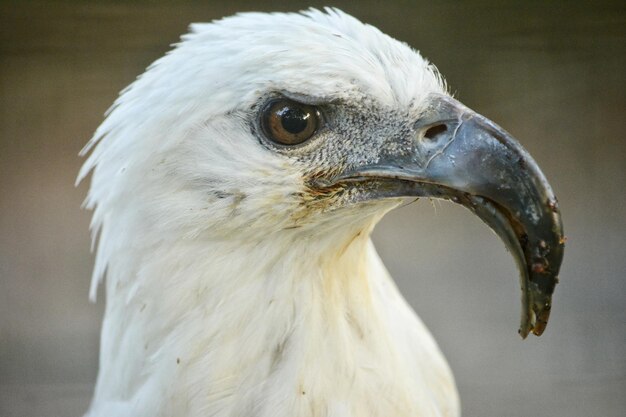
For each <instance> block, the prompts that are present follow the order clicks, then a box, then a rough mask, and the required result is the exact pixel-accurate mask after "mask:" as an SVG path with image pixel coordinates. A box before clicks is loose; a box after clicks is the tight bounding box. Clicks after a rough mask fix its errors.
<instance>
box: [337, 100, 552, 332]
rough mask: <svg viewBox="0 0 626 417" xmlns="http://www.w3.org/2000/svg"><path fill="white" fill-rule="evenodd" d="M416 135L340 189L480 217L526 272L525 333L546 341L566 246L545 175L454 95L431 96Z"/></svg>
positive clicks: (347, 177)
mask: <svg viewBox="0 0 626 417" xmlns="http://www.w3.org/2000/svg"><path fill="white" fill-rule="evenodd" d="M412 132H413V140H412V141H411V142H412V145H411V147H412V149H410V151H407V150H406V148H404V149H403V150H402V151H400V150H398V149H399V147H398V146H393V144H392V143H391V142H390V143H389V144H388V145H387V146H386V147H385V148H384V149H381V150H380V157H379V158H378V162H376V163H375V164H368V165H365V166H358V167H353V168H350V169H348V170H347V171H346V172H343V173H342V174H340V175H339V176H337V177H336V178H334V180H333V183H334V184H339V183H349V182H359V183H362V182H370V183H371V182H372V181H373V182H375V183H376V184H377V186H376V193H377V198H380V197H398V196H407V197H408V196H422V197H432V198H443V199H447V200H451V201H454V202H456V203H459V204H462V205H463V206H465V207H467V208H468V209H469V210H471V211H472V212H474V213H475V214H476V215H478V217H480V218H481V219H482V220H483V221H484V222H485V223H487V224H488V225H489V226H490V227H491V228H492V229H493V230H494V231H495V232H496V233H497V234H498V235H499V236H500V238H501V239H502V240H503V241H504V243H505V244H506V246H507V248H508V249H509V251H511V253H512V254H513V256H514V257H515V260H516V263H517V265H518V268H519V270H520V274H521V288H522V319H521V327H520V329H519V333H520V335H521V336H522V337H523V338H525V337H526V336H527V335H528V334H529V333H530V332H533V333H534V334H535V335H537V336H539V335H541V334H542V333H543V331H544V329H545V327H546V324H547V322H548V318H549V316H550V309H551V306H552V301H551V299H552V293H553V292H554V287H555V285H556V283H557V282H558V278H557V275H558V272H559V268H560V266H561V260H562V258H563V247H564V236H563V227H562V223H561V216H560V213H559V208H558V205H557V200H556V197H555V196H554V193H553V192H552V189H551V188H550V185H549V184H548V182H547V181H546V179H545V177H544V175H543V173H542V172H541V171H540V170H539V167H538V166H537V164H536V163H535V161H534V160H533V159H532V157H531V156H530V155H529V154H528V153H527V152H526V150H524V149H523V148H522V147H521V145H520V144H519V143H518V142H517V141H516V140H515V139H514V138H513V137H511V136H510V135H509V134H508V133H507V132H505V131H504V130H503V129H502V128H500V127H499V126H498V125H496V124H495V123H493V122H491V121H490V120H488V119H486V118H485V117H483V116H481V115H479V114H477V113H475V112H473V111H472V110H470V109H468V108H467V107H465V106H464V105H462V104H461V103H459V102H458V101H456V100H454V99H452V98H449V97H447V96H441V95H433V96H431V97H430V99H429V105H428V107H427V108H426V109H425V110H424V112H423V113H422V114H421V116H420V118H419V120H418V121H417V122H416V123H415V125H414V126H413V129H412Z"/></svg>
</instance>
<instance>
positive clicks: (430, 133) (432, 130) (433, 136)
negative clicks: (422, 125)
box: [424, 124, 448, 141]
mask: <svg viewBox="0 0 626 417" xmlns="http://www.w3.org/2000/svg"><path fill="white" fill-rule="evenodd" d="M446 130H448V126H446V125H444V124H440V125H435V126H431V127H429V128H428V130H427V131H426V132H425V133H424V137H425V138H426V139H428V140H431V141H436V140H437V139H438V138H439V136H440V135H441V134H442V133H445V132H446Z"/></svg>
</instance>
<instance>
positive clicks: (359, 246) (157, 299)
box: [77, 8, 564, 417]
mask: <svg viewBox="0 0 626 417" xmlns="http://www.w3.org/2000/svg"><path fill="white" fill-rule="evenodd" d="M81 155H83V156H85V157H86V159H85V162H84V164H83V166H82V168H81V170H80V172H79V175H78V179H77V182H80V181H83V180H85V178H86V177H89V176H90V187H89V191H88V194H87V197H86V199H85V203H84V205H85V207H86V208H88V209H90V210H92V211H93V214H92V221H91V224H90V228H91V231H92V236H93V243H92V245H93V247H94V249H93V250H94V251H95V263H94V268H93V276H92V283H91V288H90V297H91V299H95V298H96V295H97V290H98V287H99V286H100V285H102V286H103V287H104V290H105V291H106V307H105V312H104V318H103V322H102V331H101V341H100V356H99V371H98V377H97V381H96V386H95V390H94V395H93V398H92V401H91V405H90V407H89V409H88V411H87V413H86V417H112V416H115V417H130V416H132V417H142V416H146V417H147V416H150V417H156V416H179V417H180V416H188V417H197V416H214V417H226V416H229V417H241V416H255V417H256V416H258V417H269V416H272V417H281V416H291V417H331V416H332V417H337V416H341V417H344V416H345V417H348V416H350V417H357V416H358V417H375V416H376V417H378V416H419V417H426V416H428V417H430V416H440V417H454V416H458V415H460V405H459V396H458V392H457V388H456V385H455V381H454V377H453V375H452V372H451V370H450V367H449V365H448V364H447V362H446V359H445V358H444V356H443V354H442V353H441V350H440V348H439V347H438V345H437V343H436V341H435V340H434V338H433V336H432V335H431V333H430V332H429V330H428V329H427V328H426V326H425V325H424V324H423V322H422V321H421V320H420V319H419V318H418V316H417V315H416V313H415V312H414V311H413V309H412V308H411V307H410V306H409V304H408V303H407V302H406V301H405V299H404V298H403V296H402V295H401V293H400V291H399V290H398V288H397V287H396V285H395V284H394V281H393V279H392V278H391V277H390V275H389V273H388V272H387V271H386V269H385V266H384V264H383V263H382V261H381V259H380V257H379V256H378V255H377V252H376V249H375V247H374V245H373V243H372V241H371V239H370V234H371V232H372V230H373V228H374V226H375V225H376V223H377V222H378V221H379V220H380V219H381V218H382V217H383V216H384V215H385V214H386V213H387V212H389V211H390V210H392V209H394V208H395V207H397V206H399V205H400V204H402V202H403V201H406V198H407V197H411V198H421V197H423V198H432V199H435V198H439V199H446V200H450V201H452V202H455V203H458V204H461V205H463V206H464V207H466V208H468V209H469V210H471V211H472V212H473V213H475V214H476V215H477V216H479V217H480V218H481V219H482V220H483V221H484V222H485V223H487V225H488V226H490V227H491V228H492V229H493V230H494V231H495V232H496V233H497V234H498V235H499V236H500V237H501V238H502V240H503V241H504V243H505V244H506V246H507V247H508V249H509V250H510V252H511V253H512V255H513V257H514V258H515V259H516V261H517V265H518V266H519V270H520V284H521V289H522V324H521V327H520V334H521V335H522V337H526V335H528V334H530V333H534V334H536V335H540V334H541V333H542V332H543V330H544V328H545V325H546V323H547V319H548V316H549V312H550V309H551V295H552V293H553V291H554V288H555V285H556V282H557V274H558V270H559V267H560V264H561V259H562V255H563V242H564V237H563V232H562V222H561V217H560V209H559V207H558V203H557V200H556V197H555V195H554V193H553V191H552V189H551V187H550V185H549V184H548V182H547V180H546V179H545V176H544V175H543V173H542V172H541V170H540V169H539V168H538V166H537V164H536V162H535V161H534V160H533V159H532V157H531V156H530V155H529V154H528V153H527V152H526V150H524V148H523V147H522V146H521V145H520V144H519V142H517V141H516V140H515V139H514V138H513V137H512V136H511V135H510V134H509V133H507V132H506V131H504V130H503V129H502V128H501V127H499V126H498V125H496V124H495V123H494V122H492V121H490V120H489V119H487V118H485V117H484V116H481V115H480V114H478V113H476V112H474V111H473V110H471V109H469V108H468V107H466V106H464V105H463V104H461V102H459V101H458V100H456V99H455V98H454V97H452V95H451V94H450V93H449V91H448V87H447V85H446V83H445V81H444V79H443V76H442V75H441V74H440V73H439V72H438V70H437V69H436V67H435V66H434V65H433V64H431V63H430V62H429V61H428V60H427V59H425V58H424V57H422V55H421V54H420V53H419V52H418V51H416V50H415V49H413V48H412V47H410V46H409V45H407V44H406V43H403V42H400V41H397V40H395V39H393V38H391V37H389V36H388V35H386V34H384V33H382V32H381V31H380V30H378V29H377V28H375V27H373V26H371V25H368V24H365V23H362V22H361V21H359V20H358V19H356V18H354V17H352V16H350V15H349V14H347V13H344V12H342V11H341V10H339V9H335V8H326V9H322V10H318V9H308V10H304V11H300V12H288V13H282V12H281V13H278V12H276V13H261V12H246V13H239V14H236V15H234V16H230V17H225V18H222V19H220V20H216V21H212V22H210V23H197V24H192V25H191V26H190V30H189V33H188V34H185V35H183V36H182V37H181V41H180V42H179V43H178V44H176V45H174V47H173V49H172V50H171V51H170V52H169V53H167V54H166V55H165V56H163V57H161V58H160V59H158V60H156V61H155V62H154V63H153V64H151V65H150V66H149V67H148V68H147V70H146V71H145V72H144V73H143V74H142V75H140V76H139V77H138V78H137V79H136V80H135V81H134V82H133V83H132V84H130V85H129V86H128V87H127V88H125V89H124V90H123V91H122V92H121V93H120V95H119V97H118V98H117V100H116V101H115V102H114V104H113V105H112V107H111V108H110V109H109V110H108V111H107V113H106V115H105V119H104V121H103V122H102V124H101V125H100V126H99V127H98V128H97V130H96V131H95V133H94V135H93V137H92V138H91V140H90V141H89V142H88V143H87V145H86V146H85V148H84V149H83V150H82V151H81Z"/></svg>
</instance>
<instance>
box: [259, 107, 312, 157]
mask: <svg viewBox="0 0 626 417" xmlns="http://www.w3.org/2000/svg"><path fill="white" fill-rule="evenodd" d="M260 125H261V130H262V131H263V134H264V135H265V137H266V138H267V139H269V140H270V141H272V142H274V143H276V144H279V145H283V146H295V145H299V144H301V143H304V142H306V141H307V140H308V139H310V138H311V137H313V135H315V133H316V132H317V131H318V130H319V128H320V125H321V113H320V111H319V109H318V108H317V107H315V106H311V105H308V104H304V103H299V102H297V101H294V100H290V99H287V98H279V99H275V100H271V101H270V102H269V103H267V104H266V105H265V106H264V107H263V110H262V111H261V115H260Z"/></svg>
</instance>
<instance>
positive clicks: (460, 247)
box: [0, 0, 626, 417]
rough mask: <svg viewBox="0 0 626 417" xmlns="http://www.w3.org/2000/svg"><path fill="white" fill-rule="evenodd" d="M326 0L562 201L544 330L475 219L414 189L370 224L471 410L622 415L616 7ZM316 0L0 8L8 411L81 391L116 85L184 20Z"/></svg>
mask: <svg viewBox="0 0 626 417" xmlns="http://www.w3.org/2000/svg"><path fill="white" fill-rule="evenodd" d="M332 4H334V5H336V6H339V7H341V8H342V9H344V10H345V11H347V12H349V13H351V14H354V15H355V16H356V17H358V18H360V19H361V20H363V21H366V22H369V23H371V24H373V25H375V26H378V27H379V28H380V29H381V30H383V31H384V32H387V33H389V34H390V35H392V36H394V37H396V38H398V39H401V40H403V41H406V42H408V43H409V44H411V45H413V46H414V47H416V48H417V49H419V50H420V51H421V52H422V53H423V54H424V55H425V56H426V57H428V58H429V59H430V60H432V61H433V62H434V63H436V64H437V66H438V67H439V69H440V70H441V72H442V73H443V74H444V75H445V76H446V78H447V80H448V82H449V85H450V86H451V88H452V91H454V92H455V93H456V96H457V97H458V98H459V99H460V100H461V101H463V102H464V103H465V104H467V105H468V106H470V107H472V108H474V109H475V110H477V111H478V112H480V113H482V114H484V115H486V116H488V117H490V118H491V119H493V120H494V121H496V122H497V123H499V124H501V125H502V126H503V127H505V129H507V130H508V131H510V132H511V133H513V135H514V136H516V137H517V138H518V139H519V140H520V141H521V142H522V143H523V144H524V146H525V147H526V148H527V149H528V150H529V151H530V153H531V154H532V155H533V156H534V157H535V159H536V160H537V161H538V162H539V165H540V166H541V167H542V169H543V170H544V173H545V174H546V175H547V177H548V178H549V180H550V182H551V183H552V186H553V188H554V189H555V191H556V193H557V195H558V196H559V199H560V203H561V207H562V211H563V216H564V221H565V230H566V234H567V236H568V237H569V240H568V242H567V250H566V256H565V263H564V266H563V270H562V274H561V284H560V285H559V286H558V287H557V292H556V295H555V301H554V309H553V315H552V320H551V323H550V326H549V327H548V330H547V332H546V334H545V335H544V336H542V337H541V338H540V339H537V338H530V339H529V340H527V341H521V340H520V339H519V337H518V336H517V333H516V329H517V325H518V317H519V309H520V305H519V304H520V301H519V298H520V294H519V293H518V284H517V272H516V270H515V266H514V263H513V260H512V258H511V256H510V255H509V254H508V253H506V251H505V250H504V247H503V245H502V244H501V243H500V242H499V240H498V238H497V237H496V236H495V235H494V234H493V233H491V232H490V231H489V230H488V228H487V227H486V226H484V225H483V224H482V223H480V221H479V220H478V219H476V218H474V217H473V216H472V215H471V214H469V212H466V211H465V210H463V209H462V208H459V207H456V206H453V205H451V204H446V203H435V204H430V203H428V202H427V201H422V202H419V203H417V204H412V205H410V206H407V207H404V208H401V209H399V210H396V211H395V212H393V213H391V214H390V215H388V216H387V217H386V218H385V219H384V220H383V221H382V223H381V224H380V225H379V226H378V228H377V229H376V232H375V233H374V240H375V242H376V244H377V247H378V249H379V251H380V254H381V256H382V257H383V259H384V260H385V262H386V264H387V266H388V268H389V269H390V271H391V273H392V275H393V276H394V277H395V278H396V279H397V281H398V284H399V285H400V287H401V288H402V290H403V292H404V294H405V295H406V297H407V298H408V300H409V301H410V302H411V304H412V305H413V306H414V308H415V309H416V310H417V312H418V313H419V314H420V315H421V317H422V318H423V319H424V320H425V322H426V323H427V324H428V325H429V327H430V328H431V329H432V331H433V333H434V334H435V336H436V337H437V339H438V341H439V342H440V345H441V347H442V349H443V351H444V352H445V353H446V355H447V357H448V359H449V361H450V363H451V366H452V368H453V370H454V372H455V374H456V377H457V381H458V384H459V389H460V392H461V397H462V401H463V406H464V415H465V416H479V415H480V416H493V417H502V416H504V417H522V416H529V415H532V416H539V417H541V416H557V417H560V416H563V417H566V416H567V417H570V416H581V417H582V416H606V417H622V416H624V415H626V280H625V279H624V277H625V275H626V249H625V248H626V196H625V193H624V190H625V189H626V142H625V134H624V132H625V131H626V112H625V110H626V93H625V84H626V6H625V5H624V3H623V1H622V2H620V1H616V2H614V3H613V4H611V3H609V2H588V3H585V2H575V1H562V2H558V1H552V2H545V1H526V2H513V1H497V2H496V1H493V2H486V1H468V2H460V1H433V0H430V1H419V2H412V1H393V2H392V1H388V2H375V1H365V2H358V3H357V2H347V1H335V2H333V3H332ZM309 5H315V6H318V7H319V6H322V5H324V4H323V3H321V2H318V1H290V2H289V1H269V0H268V1H239V0H237V1H233V0H231V1H229V2H227V3H224V4H218V3H216V2H210V1H202V2H200V1H198V2H171V1H170V2H166V1H144V2H137V3H133V4H132V5H131V4H127V3H126V2H122V1H106V2H99V3H88V2H78V1H76V2H70V1H65V2H41V1H40V2H31V1H15V2H6V1H1V2H0V416H2V417H8V416H42V417H43V416H80V415H81V413H82V412H84V410H85V409H86V407H87V404H88V402H89V398H90V395H91V390H92V388H93V384H94V381H95V377H96V372H97V355H98V333H99V323H100V319H101V315H102V309H103V303H104V300H103V299H102V298H100V299H99V300H98V303H97V304H96V305H94V304H90V303H89V302H88V300H87V291H88V287H89V278H90V272H91V267H92V262H93V257H92V255H91V254H90V252H89V234H88V230H87V229H88V222H89V217H90V213H88V212H86V211H83V210H81V209H80V204H81V201H82V199H83V197H84V195H85V192H86V189H87V185H86V184H81V185H80V186H79V187H78V188H74V186H73V183H74V179H75V177H76V173H77V171H78V168H79V167H80V165H81V162H82V161H81V159H80V158H79V157H78V156H77V153H78V151H79V150H80V148H81V147H82V146H83V144H84V143H85V142H86V141H87V139H88V138H89V137H90V135H91V133H92V132H93V131H94V130H95V128H96V127H97V126H98V124H99V123H100V122H101V120H102V117H103V116H102V114H103V112H104V111H105V110H106V109H107V107H108V106H109V105H110V104H111V103H112V101H113V100H114V99H115V97H116V95H117V92H118V91H119V90H120V89H122V88H123V87H124V86H126V85H127V84H129V83H130V82H131V81H132V80H133V79H134V77H135V76H136V75H138V74H140V73H141V72H142V71H143V69H144V68H145V67H146V66H147V65H148V64H149V63H150V62H152V61H153V60H154V59H156V58H158V57H159V56H160V55H162V54H163V53H164V52H165V51H166V50H168V49H169V46H168V45H169V44H171V43H173V42H176V41H177V39H178V36H179V35H180V34H181V33H183V32H185V31H186V28H187V25H188V24H189V23H190V22H196V21H210V20H212V19H215V18H219V17H221V16H224V15H228V14H232V13H235V12H237V11H245V10H267V11H269V10H282V11H287V10H289V11H295V10H299V9H302V8H305V7H307V6H309ZM433 277H434V278H433ZM101 294H103V293H102V292H101Z"/></svg>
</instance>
